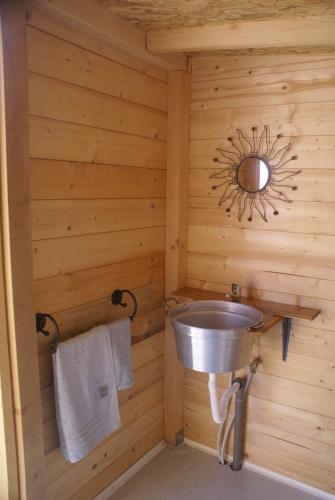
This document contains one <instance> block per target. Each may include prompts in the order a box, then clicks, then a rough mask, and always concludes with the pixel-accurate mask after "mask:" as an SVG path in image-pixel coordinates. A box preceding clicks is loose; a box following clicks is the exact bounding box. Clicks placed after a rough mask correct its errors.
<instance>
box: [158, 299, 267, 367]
mask: <svg viewBox="0 0 335 500" xmlns="http://www.w3.org/2000/svg"><path fill="white" fill-rule="evenodd" d="M168 316H169V317H170V318H171V321H172V325H173V328H174V332H175V337H176V344H177V352H178V357H179V359H180V361H181V362H182V363H183V365H185V366H186V367H188V368H191V369H192V370H197V371H200V372H208V373H220V372H221V373H223V372H231V371H235V370H238V369H240V368H243V367H244V366H246V365H247V364H248V362H249V360H250V355H251V347H252V337H251V335H250V332H251V330H252V329H254V328H255V327H257V326H258V325H260V324H261V323H262V321H263V313H262V312H261V311H258V309H255V308H254V307H251V306H247V305H244V304H239V303H236V302H224V301H214V300H200V301H195V302H189V303H185V304H180V305H177V306H176V307H173V308H172V309H170V310H169V312H168Z"/></svg>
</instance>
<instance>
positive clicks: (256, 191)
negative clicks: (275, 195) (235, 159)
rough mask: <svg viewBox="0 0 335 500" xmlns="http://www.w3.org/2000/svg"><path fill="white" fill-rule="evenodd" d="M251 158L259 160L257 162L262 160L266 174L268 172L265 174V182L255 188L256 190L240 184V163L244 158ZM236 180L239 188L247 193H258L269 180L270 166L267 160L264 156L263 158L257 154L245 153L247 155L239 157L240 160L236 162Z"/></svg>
mask: <svg viewBox="0 0 335 500" xmlns="http://www.w3.org/2000/svg"><path fill="white" fill-rule="evenodd" d="M251 158H255V159H257V160H259V162H262V163H263V164H264V165H265V167H266V169H267V174H268V175H267V180H266V182H265V184H263V186H262V187H260V188H259V189H256V190H251V189H248V188H247V187H246V186H245V185H243V184H242V182H241V180H240V179H239V173H240V171H241V168H242V164H243V163H244V162H245V161H246V160H249V159H251ZM236 181H237V184H238V185H239V186H240V188H241V189H243V190H244V191H247V192H248V193H260V192H261V191H263V190H264V189H265V188H266V186H267V185H268V184H269V183H270V181H271V167H270V165H269V164H268V162H267V160H266V159H265V158H263V157H262V156H257V155H247V156H244V158H242V159H241V161H240V163H239V164H238V167H237V169H236Z"/></svg>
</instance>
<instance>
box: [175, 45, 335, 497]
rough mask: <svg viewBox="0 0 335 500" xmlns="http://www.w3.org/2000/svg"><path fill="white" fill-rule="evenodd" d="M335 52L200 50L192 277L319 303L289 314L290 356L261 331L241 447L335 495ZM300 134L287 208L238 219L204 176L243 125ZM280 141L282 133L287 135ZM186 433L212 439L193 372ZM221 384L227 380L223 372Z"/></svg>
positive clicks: (205, 283)
mask: <svg viewBox="0 0 335 500" xmlns="http://www.w3.org/2000/svg"><path fill="white" fill-rule="evenodd" d="M334 78H335V56H334V54H323V55H320V56H318V55H291V56H286V55H277V56H244V57H243V56H241V57H227V56H225V57H224V56H221V57H216V58H215V57H212V58H200V57H199V58H193V75H192V94H191V148H190V151H191V158H190V184H189V186H190V193H189V195H190V196H189V233H188V259H187V285H188V286H193V287H198V288H205V289H209V290H226V289H228V287H229V285H230V284H231V283H232V282H233V281H235V282H237V283H240V284H241V285H242V287H243V293H244V294H250V295H251V296H254V297H259V298H262V299H269V300H274V301H278V302H284V303H292V304H299V305H306V306H313V307H317V308H320V309H321V310H322V314H321V315H320V316H319V317H318V318H317V319H316V320H315V321H314V322H313V323H311V322H308V321H304V320H294V322H293V336H292V340H291V342H290V347H289V354H288V360H287V363H282V362H281V343H280V328H276V329H274V330H273V331H272V332H271V333H269V334H267V335H266V336H264V337H263V338H262V339H261V345H260V352H261V355H262V357H263V364H262V365H261V366H260V368H259V370H258V373H257V375H256V376H255V378H254V380H253V382H252V386H251V388H250V397H249V401H248V426H247V446H246V453H247V457H248V459H249V460H250V461H251V462H253V463H256V464H259V465H261V466H264V467H266V468H270V469H272V470H274V471H277V472H279V473H281V474H284V475H287V476H289V477H292V478H295V479H297V480H299V481H303V482H305V483H308V484H310V485H313V486H316V487H317V488H321V489H323V490H326V491H329V492H332V493H335V473H334V472H335V321H334V317H335V294H334V290H335V254H334V248H335V223H334V210H335V194H334V193H335V191H334V186H335V168H334V165H335V161H334V160H335V149H334V148H335V135H334V130H335V87H334ZM265 124H269V125H270V126H271V131H272V134H273V135H274V136H275V135H276V134H277V133H279V132H280V133H283V134H284V135H285V137H287V138H288V137H290V136H294V149H295V152H296V154H297V155H298V161H296V162H295V165H294V166H297V167H298V168H301V169H302V173H301V174H300V175H299V176H298V177H297V178H296V183H297V184H298V186H299V189H298V191H294V192H292V191H291V192H290V196H291V197H292V198H293V199H294V203H293V204H292V205H289V204H287V205H285V204H284V203H282V204H279V203H278V208H279V211H280V214H279V216H278V217H275V216H273V215H272V214H271V220H270V222H268V223H266V222H264V221H263V220H261V219H260V217H259V216H258V214H257V215H256V216H255V217H254V220H253V221H252V222H248V221H247V217H245V218H244V220H243V222H241V223H239V222H238V221H237V218H236V210H235V214H234V215H233V216H232V217H231V218H228V217H227V214H226V213H225V211H224V208H219V207H218V206H217V203H218V195H219V194H218V192H217V191H212V190H211V185H212V180H210V179H209V178H208V177H209V175H210V174H211V173H212V172H214V171H216V170H217V169H216V168H215V164H213V162H212V159H213V157H214V156H215V148H216V147H218V146H221V147H223V146H224V145H225V146H226V147H227V145H229V143H227V142H226V141H225V138H227V137H228V136H229V135H233V134H234V132H235V128H236V127H242V128H244V129H245V131H247V129H248V130H250V127H251V126H254V125H256V126H258V127H263V126H264V125H265ZM284 142H285V141H284ZM185 375H186V378H185V436H186V437H187V438H189V439H193V440H195V441H198V442H201V443H203V444H206V445H208V446H211V447H212V448H215V442H216V431H217V426H216V425H215V424H214V423H212V421H211V417H210V409H209V396H208V389H207V377H206V376H203V375H201V374H196V373H195V372H191V371H187V372H186V374H185ZM220 384H221V385H222V387H224V386H225V384H226V378H225V377H222V378H221V380H220Z"/></svg>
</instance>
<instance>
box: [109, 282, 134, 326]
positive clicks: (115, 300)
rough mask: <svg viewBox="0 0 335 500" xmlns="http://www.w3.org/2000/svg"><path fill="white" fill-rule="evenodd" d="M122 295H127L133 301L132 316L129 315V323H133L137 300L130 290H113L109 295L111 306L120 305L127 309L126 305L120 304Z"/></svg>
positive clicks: (124, 303)
mask: <svg viewBox="0 0 335 500" xmlns="http://www.w3.org/2000/svg"><path fill="white" fill-rule="evenodd" d="M124 293H128V294H129V295H130V296H131V298H132V299H133V301H134V310H133V314H131V315H130V316H129V318H130V321H133V319H134V318H135V316H136V313H137V300H136V297H135V295H134V294H133V293H132V292H131V291H130V290H120V289H119V288H117V289H116V290H114V292H113V293H112V295H111V300H112V304H114V306H118V305H120V306H122V307H127V303H126V302H122V296H123V294H124Z"/></svg>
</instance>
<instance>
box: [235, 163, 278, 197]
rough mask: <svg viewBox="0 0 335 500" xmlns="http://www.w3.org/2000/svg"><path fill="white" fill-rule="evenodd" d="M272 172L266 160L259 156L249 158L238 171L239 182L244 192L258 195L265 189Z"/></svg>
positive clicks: (241, 164) (240, 165)
mask: <svg viewBox="0 0 335 500" xmlns="http://www.w3.org/2000/svg"><path fill="white" fill-rule="evenodd" d="M269 176H270V170H269V167H268V166H267V164H266V163H265V161H264V160H262V159H261V158H259V157H258V156H247V157H246V158H244V159H243V160H242V161H241V163H240V164H239V166H238V169H237V180H238V183H239V185H240V186H241V188H242V189H244V191H248V192H249V193H257V192H258V191H261V190H262V189H264V188H265V186H266V184H267V182H268V180H269Z"/></svg>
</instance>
